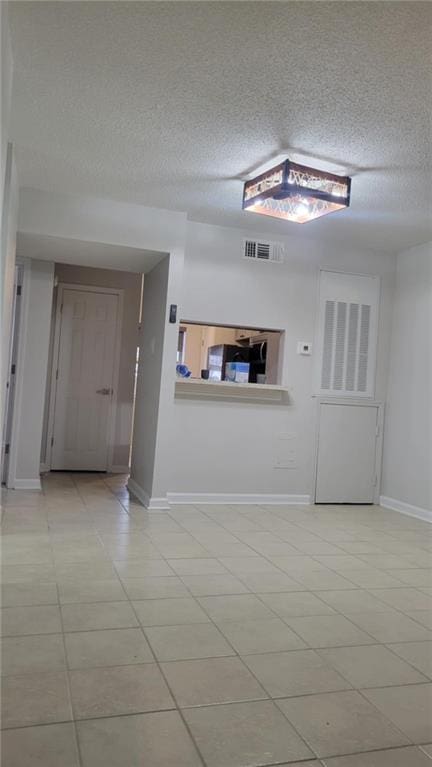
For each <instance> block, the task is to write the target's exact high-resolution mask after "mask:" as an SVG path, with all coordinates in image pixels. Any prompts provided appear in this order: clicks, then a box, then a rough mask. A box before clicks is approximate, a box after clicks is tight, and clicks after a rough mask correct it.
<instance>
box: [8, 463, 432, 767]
mask: <svg viewBox="0 0 432 767" xmlns="http://www.w3.org/2000/svg"><path fill="white" fill-rule="evenodd" d="M124 482H125V479H124V477H120V476H115V477H109V476H104V475H91V474H89V475H85V474H84V475H79V474H74V475H68V474H58V473H54V474H51V475H48V476H47V477H46V479H45V480H44V483H43V485H44V489H43V492H42V493H37V492H21V491H9V492H5V493H4V504H3V518H2V519H3V536H2V575H3V578H2V622H1V630H2V664H1V670H2V681H3V691H2V726H3V732H2V767H36V766H38V767H203V766H204V765H205V766H206V767H270V765H279V767H283V766H284V765H285V767H286V766H287V765H291V767H299V766H300V765H303V767H322V766H323V765H324V766H325V767H428V765H430V767H432V528H431V527H430V526H429V525H428V524H427V523H426V522H422V521H420V520H417V519H413V518H410V517H406V516H402V515H399V514H397V513H393V512H389V511H385V510H383V509H380V508H378V507H331V506H323V507H313V506H311V507H295V506H292V507H283V506H262V507H259V506H231V507H230V506H217V507H216V506H207V507H205V506H177V507H173V508H172V509H171V511H170V512H169V513H153V514H149V513H147V512H146V511H145V510H144V509H143V508H142V507H141V506H140V505H139V504H138V503H136V502H134V501H133V500H132V499H129V496H128V493H127V490H126V489H125V485H124Z"/></svg>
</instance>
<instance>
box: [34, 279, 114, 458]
mask: <svg viewBox="0 0 432 767" xmlns="http://www.w3.org/2000/svg"><path fill="white" fill-rule="evenodd" d="M65 290H77V291H79V292H82V291H88V292H89V293H109V294H110V295H115V296H118V305H117V306H118V311H117V319H116V330H115V342H114V379H113V394H112V397H111V403H110V413H109V417H108V459H107V471H112V469H113V466H114V463H113V458H114V445H115V441H114V440H115V424H116V414H117V406H118V383H119V375H120V349H121V329H122V322H123V293H124V290H123V289H122V288H105V287H99V286H98V285H79V284H76V283H69V282H59V284H58V286H57V300H56V312H55V331H54V346H53V356H52V368H51V383H50V399H49V408H48V429H47V450H46V469H47V470H48V471H50V469H51V462H52V447H53V446H52V443H53V435H54V418H55V405H56V398H57V368H58V361H59V354H60V329H61V319H62V316H61V308H62V304H63V293H64V291H65ZM47 380H48V376H47Z"/></svg>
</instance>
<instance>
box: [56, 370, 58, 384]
mask: <svg viewBox="0 0 432 767" xmlns="http://www.w3.org/2000/svg"><path fill="white" fill-rule="evenodd" d="M56 381H58V368H57V370H56Z"/></svg>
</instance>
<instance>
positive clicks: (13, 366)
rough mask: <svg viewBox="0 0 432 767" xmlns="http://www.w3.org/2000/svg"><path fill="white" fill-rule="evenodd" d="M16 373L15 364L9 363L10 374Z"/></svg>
mask: <svg viewBox="0 0 432 767" xmlns="http://www.w3.org/2000/svg"><path fill="white" fill-rule="evenodd" d="M15 373H16V365H11V376H14V375H15Z"/></svg>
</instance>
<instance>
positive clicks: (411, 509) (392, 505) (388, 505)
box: [380, 495, 432, 522]
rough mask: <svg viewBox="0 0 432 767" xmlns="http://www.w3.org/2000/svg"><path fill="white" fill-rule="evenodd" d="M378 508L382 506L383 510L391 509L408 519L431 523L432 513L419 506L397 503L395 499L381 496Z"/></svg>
mask: <svg viewBox="0 0 432 767" xmlns="http://www.w3.org/2000/svg"><path fill="white" fill-rule="evenodd" d="M380 506H384V508H385V509H392V511H399V512H400V513H401V514H407V515H408V516H409V517H417V519H423V520H425V521H426V522H432V511H428V509H422V508H421V506H412V504H410V503H405V501H398V500H397V499H396V498H389V497H388V496H386V495H381V496H380Z"/></svg>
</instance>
